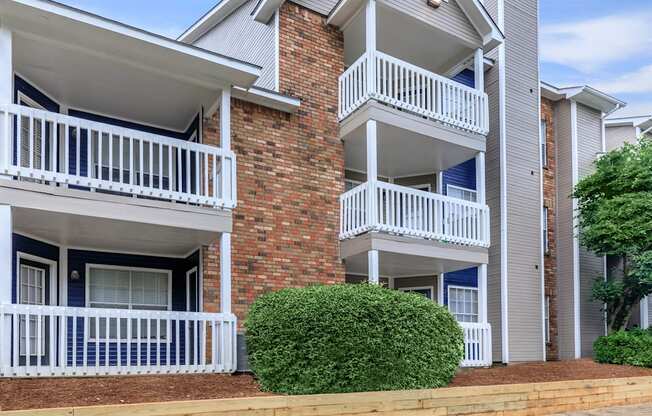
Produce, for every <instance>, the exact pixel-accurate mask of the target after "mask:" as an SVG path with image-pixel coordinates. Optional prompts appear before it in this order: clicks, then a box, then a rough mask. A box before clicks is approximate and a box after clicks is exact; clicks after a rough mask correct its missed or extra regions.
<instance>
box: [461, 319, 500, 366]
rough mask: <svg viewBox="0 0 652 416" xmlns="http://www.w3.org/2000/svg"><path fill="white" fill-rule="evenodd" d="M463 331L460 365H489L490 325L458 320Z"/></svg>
mask: <svg viewBox="0 0 652 416" xmlns="http://www.w3.org/2000/svg"><path fill="white" fill-rule="evenodd" d="M459 324H460V326H461V327H462V331H463V332H464V358H463V359H462V363H461V364H460V366H461V367H490V366H491V365H492V364H493V358H492V350H491V325H490V324H488V323H473V322H460V323H459Z"/></svg>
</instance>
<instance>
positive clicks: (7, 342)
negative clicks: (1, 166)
mask: <svg viewBox="0 0 652 416" xmlns="http://www.w3.org/2000/svg"><path fill="white" fill-rule="evenodd" d="M12 230H13V225H12V218H11V207H10V206H9V205H0V305H2V304H10V303H11V287H12V285H11V283H12V282H11V280H12V265H13V262H12V251H13V247H12V232H13V231H12ZM0 325H2V328H0V329H2V333H3V334H4V335H3V336H2V338H0V368H1V367H7V366H9V362H10V360H11V322H10V321H9V319H6V318H5V317H4V316H3V315H2V314H1V313H0Z"/></svg>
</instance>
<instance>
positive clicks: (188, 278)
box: [186, 266, 199, 312]
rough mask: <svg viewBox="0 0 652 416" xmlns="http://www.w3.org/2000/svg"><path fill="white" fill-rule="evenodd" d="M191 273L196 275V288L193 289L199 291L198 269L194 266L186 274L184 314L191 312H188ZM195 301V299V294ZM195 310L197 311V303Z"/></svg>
mask: <svg viewBox="0 0 652 416" xmlns="http://www.w3.org/2000/svg"><path fill="white" fill-rule="evenodd" d="M193 273H196V274H197V282H196V283H195V284H196V286H197V287H195V289H196V290H197V291H199V268H198V267H197V266H195V267H193V268H192V269H190V270H188V271H187V272H186V312H192V311H191V310H190V275H191V274H193ZM195 299H197V295H196V294H195ZM197 309H199V301H197Z"/></svg>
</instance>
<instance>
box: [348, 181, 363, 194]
mask: <svg viewBox="0 0 652 416" xmlns="http://www.w3.org/2000/svg"><path fill="white" fill-rule="evenodd" d="M361 183H362V182H360V181H355V180H353V179H344V192H348V191H350V190H351V189H353V188H355V187H356V186H358V185H360V184H361Z"/></svg>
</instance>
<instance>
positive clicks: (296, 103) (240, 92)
mask: <svg viewBox="0 0 652 416" xmlns="http://www.w3.org/2000/svg"><path fill="white" fill-rule="evenodd" d="M233 97H234V98H238V99H241V100H243V101H248V102H250V103H254V104H258V105H261V106H263V107H268V108H272V109H275V110H279V111H283V112H285V113H294V112H296V111H297V110H298V109H299V107H300V106H301V100H299V99H298V98H294V97H289V96H287V95H282V94H279V93H277V92H274V91H269V90H265V89H262V88H257V87H251V88H249V89H245V88H241V87H233Z"/></svg>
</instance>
